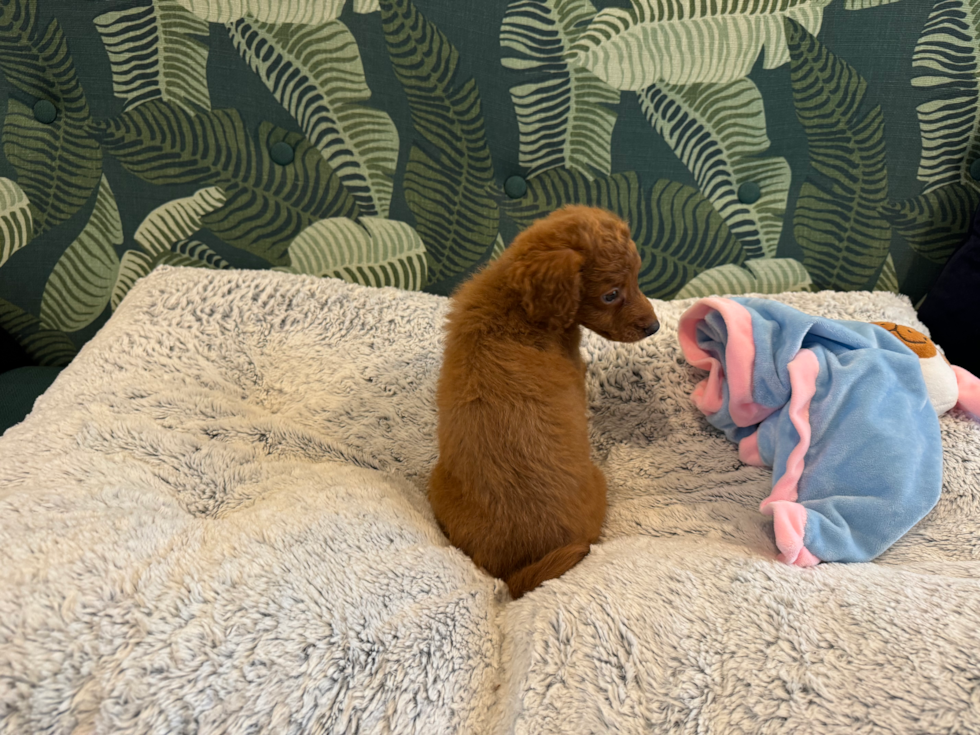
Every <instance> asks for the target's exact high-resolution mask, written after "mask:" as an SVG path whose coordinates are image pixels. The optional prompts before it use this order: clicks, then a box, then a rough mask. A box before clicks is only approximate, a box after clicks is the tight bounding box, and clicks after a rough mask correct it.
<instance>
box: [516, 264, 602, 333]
mask: <svg viewBox="0 0 980 735" xmlns="http://www.w3.org/2000/svg"><path fill="white" fill-rule="evenodd" d="M584 261H585V258H584V257H583V256H582V254H581V253H578V252H576V251H575V250H572V249H571V248H559V249H555V250H532V251H529V252H526V253H523V254H522V255H521V256H520V257H519V258H518V259H517V260H516V261H515V262H514V264H513V266H512V272H511V281H512V284H513V286H514V287H515V288H516V289H517V290H518V291H519V292H520V293H521V305H522V306H523V307H524V311H525V312H526V313H527V317H528V320H529V321H531V322H534V323H536V324H548V325H549V326H550V327H551V328H553V329H568V328H569V327H570V326H572V324H574V323H575V315H576V314H577V313H578V307H579V302H580V301H581V298H582V264H583V262H584Z"/></svg>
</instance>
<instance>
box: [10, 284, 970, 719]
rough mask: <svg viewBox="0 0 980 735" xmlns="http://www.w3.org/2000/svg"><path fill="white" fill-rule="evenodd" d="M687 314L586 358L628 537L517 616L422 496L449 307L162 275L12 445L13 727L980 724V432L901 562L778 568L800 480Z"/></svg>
mask: <svg viewBox="0 0 980 735" xmlns="http://www.w3.org/2000/svg"><path fill="white" fill-rule="evenodd" d="M781 300H784V301H786V302H787V303H790V304H792V305H793V306H796V307H798V308H800V309H803V310H805V311H810V312H813V313H816V314H821V315H824V316H828V317H838V318H854V319H864V320H871V319H884V320H889V321H895V322H903V323H906V324H910V325H912V326H915V327H917V328H920V329H921V328H922V325H921V324H919V323H918V322H917V321H916V320H915V315H914V311H913V310H912V307H911V306H910V304H909V303H908V301H907V300H906V299H904V298H900V297H897V296H894V295H890V294H884V293H874V294H870V293H855V294H847V295H844V294H834V293H819V294H793V295H786V296H784V297H781ZM689 303H690V302H675V303H657V304H656V307H657V310H658V314H659V316H660V318H661V321H662V323H663V325H664V329H663V330H662V331H661V334H660V335H658V336H657V337H656V338H653V339H651V340H647V341H645V342H643V343H640V344H638V345H619V344H612V343H608V342H605V341H604V340H602V339H601V338H599V337H596V336H594V335H588V336H587V338H586V339H585V341H584V350H585V351H586V352H587V355H588V362H589V364H590V369H589V375H588V386H589V393H590V396H591V410H592V412H593V416H592V424H591V426H592V438H593V441H594V447H595V453H596V460H597V461H598V462H599V463H600V464H601V466H602V467H603V469H604V470H605V472H606V474H607V477H608V479H609V515H608V520H607V523H606V526H605V531H604V534H603V538H602V540H601V542H600V543H599V544H598V545H596V546H595V547H594V549H593V551H592V553H591V554H590V555H589V556H588V557H587V558H586V559H585V560H584V561H583V562H582V563H581V564H580V565H579V566H577V567H576V568H574V569H573V570H571V571H570V572H569V573H568V574H566V575H565V576H563V577H562V578H560V579H558V580H554V581H551V582H548V583H546V584H545V585H544V586H543V587H541V588H539V589H538V590H536V591H535V592H533V593H531V594H529V595H528V596H527V597H525V598H524V599H522V600H520V601H517V602H512V601H510V600H509V597H508V595H507V592H506V588H505V587H504V586H503V585H502V583H499V582H497V581H496V580H493V579H490V578H488V577H487V576H486V575H484V574H482V573H481V572H479V571H477V570H476V569H475V568H474V567H473V565H472V564H471V563H470V561H469V559H468V558H467V557H465V556H464V555H463V554H461V553H460V552H458V551H457V550H455V549H453V548H452V547H450V546H449V545H448V544H447V542H446V540H445V539H444V538H443V537H442V536H441V534H440V533H439V531H438V529H437V527H436V524H435V523H434V521H433V517H432V513H431V511H430V509H429V507H428V504H427V501H426V498H425V478H426V475H427V472H428V471H429V470H430V468H431V467H432V466H433V464H434V461H435V451H436V447H435V441H434V429H435V418H436V417H435V413H434V407H433V393H434V385H435V381H436V378H437V374H438V368H439V360H440V340H441V330H440V324H441V320H442V317H443V314H444V310H445V306H446V301H445V299H442V298H438V297H434V296H428V295H423V294H415V293H404V292H397V291H394V290H369V289H363V288H358V287H354V286H349V285H346V284H344V283H341V282H340V281H334V280H317V279H313V278H307V277H300V276H292V275H285V274H280V273H274V272H269V271H262V272H246V271H235V272H208V271H201V270H191V269H172V268H162V269H160V270H158V271H156V272H154V273H152V274H151V275H150V276H148V277H147V278H145V279H143V280H142V281H140V282H139V283H138V284H137V285H136V287H135V288H134V289H133V290H132V292H131V293H130V294H129V295H128V296H127V298H126V299H125V301H124V303H123V304H122V305H121V307H120V308H119V309H118V311H117V312H116V313H115V314H114V316H113V317H112V319H111V320H110V321H109V323H108V324H107V325H106V326H105V328H104V329H103V330H102V331H101V332H100V333H99V334H98V335H97V336H96V337H95V339H93V340H92V341H91V342H89V343H88V344H87V345H86V346H85V348H84V349H83V350H82V352H81V354H80V355H79V356H78V358H77V359H76V360H75V361H74V362H73V363H72V364H71V366H69V367H68V368H67V369H66V370H65V371H64V373H63V374H62V375H61V376H60V377H59V379H58V381H57V382H56V383H55V385H54V386H53V387H52V388H51V389H50V390H49V391H48V392H47V393H46V394H45V395H44V396H43V397H41V398H40V399H39V400H38V402H37V405H36V407H35V409H34V412H33V413H32V414H31V415H30V416H29V417H28V418H27V420H26V421H24V422H23V423H22V424H20V425H18V426H15V427H13V428H12V429H10V430H9V431H8V432H7V433H6V434H5V435H4V436H3V438H2V439H0V565H2V569H3V574H2V578H0V732H3V733H18V734H21V733H39V732H51V733H76V734H83V733H126V734H128V733H134V734H135V733H308V732H309V733H328V732H329V733H356V732H360V733H384V732H394V733H426V734H431V733H452V732H459V733H467V734H468V733H477V734H479V733H490V732H497V731H504V732H517V733H548V734H549V735H550V734H554V733H593V732H595V733H602V732H618V733H639V732H686V733H777V732H778V733H787V732H839V733H872V732H882V733H885V732H888V733H894V732H903V733H904V732H908V733H912V732H921V733H940V732H948V733H953V732H962V733H966V732H978V731H980V546H978V539H980V472H978V470H980V426H978V425H977V424H975V423H973V422H971V421H970V420H968V419H967V418H966V417H964V416H962V415H959V414H958V413H957V412H955V411H954V412H953V413H952V414H950V415H947V416H945V417H944V418H943V419H942V431H943V442H944V448H945V486H944V489H943V495H942V499H941V500H940V501H939V505H938V506H937V507H936V508H935V510H933V511H932V512H931V513H930V514H929V515H928V517H927V518H926V519H925V520H924V521H922V522H921V523H920V524H919V525H918V526H916V527H915V528H914V529H913V531H912V532H911V533H909V534H908V535H907V536H906V537H905V538H904V539H902V540H901V541H900V542H899V543H898V544H896V545H895V546H894V547H893V548H892V549H891V550H890V551H888V553H887V554H885V555H884V556H883V557H881V558H880V559H878V560H877V561H875V562H874V563H872V564H860V565H858V564H855V565H835V564H823V565H820V566H818V567H815V568H813V569H800V568H796V567H789V566H785V565H783V564H780V563H778V562H777V561H775V560H774V558H775V547H774V545H773V538H772V533H771V528H770V524H771V521H770V520H769V519H768V518H766V517H764V516H762V515H761V514H760V513H759V512H758V510H757V506H758V503H759V501H760V499H762V498H763V497H765V496H766V495H767V494H768V492H769V489H770V481H771V474H770V472H769V471H768V470H765V469H760V468H754V467H748V466H743V465H742V464H740V462H739V460H738V458H737V456H736V450H735V447H734V446H733V445H732V444H730V443H729V442H728V441H727V440H726V439H725V438H724V437H723V436H722V435H721V434H719V433H718V432H716V431H715V430H714V429H712V428H711V427H710V426H709V425H708V424H707V422H706V421H705V420H704V418H703V417H702V416H701V415H700V414H698V413H697V411H696V410H695V409H694V407H693V406H692V405H691V402H690V400H689V398H688V394H689V392H690V390H691V388H692V386H693V385H694V383H695V382H696V380H697V379H698V377H699V376H698V374H697V371H696V370H694V369H693V368H690V367H688V366H687V365H686V364H685V362H684V360H683V359H682V357H681V355H680V352H679V349H678V346H677V342H676V332H675V329H676V324H677V320H678V317H679V315H680V314H681V313H682V311H683V310H684V308H685V307H686V306H688V305H689ZM842 479H843V480H844V481H846V478H842Z"/></svg>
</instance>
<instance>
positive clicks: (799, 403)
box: [759, 348, 820, 513]
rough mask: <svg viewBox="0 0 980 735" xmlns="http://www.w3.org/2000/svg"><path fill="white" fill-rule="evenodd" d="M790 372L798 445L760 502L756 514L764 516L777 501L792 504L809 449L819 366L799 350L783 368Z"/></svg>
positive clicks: (810, 352) (814, 358) (791, 415)
mask: <svg viewBox="0 0 980 735" xmlns="http://www.w3.org/2000/svg"><path fill="white" fill-rule="evenodd" d="M786 367H787V369H788V370H789V383H790V387H791V389H792V392H791V393H790V397H789V420H790V421H792V422H793V427H794V428H795V429H796V433H797V434H799V435H800V441H799V443H797V445H796V446H795V447H793V449H792V451H791V452H790V453H789V457H787V458H786V471H785V472H783V475H782V477H780V478H779V479H778V480H777V481H776V484H775V485H774V486H773V488H772V493H770V494H769V497H768V498H766V499H765V500H763V501H762V503H761V504H760V505H759V510H761V511H762V512H763V513H765V512H766V506H767V505H769V504H770V503H774V502H779V501H789V502H795V501H796V498H797V497H798V496H799V485H800V477H801V476H802V475H803V468H804V466H805V462H804V457H806V453H807V450H808V449H809V448H810V437H811V432H810V401H811V400H813V396H814V394H815V393H816V392H817V374H818V373H819V372H820V363H819V361H818V360H817V356H816V355H815V354H813V350H808V349H805V348H804V349H802V350H800V351H799V352H797V353H796V357H794V358H793V359H792V360H790V362H789V365H787V366H786Z"/></svg>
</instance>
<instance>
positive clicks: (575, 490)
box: [429, 206, 660, 598]
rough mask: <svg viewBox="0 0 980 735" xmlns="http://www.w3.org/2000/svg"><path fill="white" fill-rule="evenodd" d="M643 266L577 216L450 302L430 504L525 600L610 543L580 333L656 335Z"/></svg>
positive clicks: (566, 213)
mask: <svg viewBox="0 0 980 735" xmlns="http://www.w3.org/2000/svg"><path fill="white" fill-rule="evenodd" d="M639 269H640V257H639V255H638V254H637V252H636V245H634V243H633V241H632V240H631V239H630V231H629V227H628V226H627V225H626V223H625V222H623V221H622V220H621V219H619V218H618V217H616V216H615V215H614V214H612V213H611V212H607V211H605V210H601V209H594V208H591V207H583V206H569V207H565V208H564V209H561V210H558V211H557V212H555V213H553V214H551V215H550V216H548V217H546V218H544V219H541V220H537V221H536V222H534V223H533V224H532V225H531V226H530V227H529V228H528V229H526V230H525V231H523V232H522V233H521V234H520V235H518V236H517V238H516V239H515V240H514V242H513V243H512V244H511V246H510V247H509V248H507V249H506V250H505V251H504V253H503V254H502V255H501V256H500V258H499V259H498V260H497V261H496V262H494V263H492V264H491V265H489V266H488V267H487V268H486V269H484V270H483V271H481V272H480V273H478V274H477V275H476V276H474V277H473V278H472V279H471V280H469V281H468V282H467V283H465V284H463V286H461V287H460V289H459V290H458V291H457V292H456V293H455V294H454V296H453V299H452V302H451V307H450V312H449V319H448V324H447V327H446V329H447V334H446V346H445V355H444V358H443V366H442V373H441V375H440V378H439V388H438V396H437V402H438V411H439V462H438V464H437V465H436V468H435V470H434V472H433V474H432V478H431V481H430V485H429V499H430V501H431V503H432V508H433V510H434V511H435V515H436V518H437V519H438V520H439V522H440V523H441V524H442V527H443V530H444V531H445V532H446V534H447V535H448V536H449V540H450V542H452V544H453V545H455V546H457V547H458V548H460V549H462V550H463V551H464V552H465V553H466V554H468V555H469V556H470V557H472V559H473V561H474V562H475V563H476V564H477V565H478V566H480V567H482V568H483V569H485V570H486V571H487V572H489V573H490V574H492V575H493V576H495V577H499V578H501V579H504V580H505V581H506V582H507V586H508V587H509V588H510V592H511V595H512V596H513V597H514V598H517V597H520V596H521V595H523V594H524V593H525V592H528V591H529V590H532V589H534V588H535V587H537V586H538V585H539V584H541V583H542V582H544V581H545V580H547V579H552V578H554V577H557V576H559V575H561V574H564V573H565V572H566V571H567V570H569V569H570V568H572V567H573V566H575V564H577V563H578V562H579V561H580V560H581V559H582V558H583V557H584V556H585V555H586V554H588V553H589V546H590V544H592V543H594V542H595V541H596V540H597V539H598V538H599V532H600V530H601V528H602V523H603V521H604V519H605V515H606V481H605V478H604V477H603V475H602V472H601V471H600V470H599V468H598V467H596V466H595V465H594V464H592V461H591V460H590V458H589V451H590V445H589V435H588V426H587V424H586V396H585V363H584V362H583V360H582V356H581V353H580V352H579V342H580V339H581V331H580V329H579V325H582V326H584V327H587V328H589V329H591V330H592V331H594V332H596V333H598V334H600V335H602V336H603V337H605V338H606V339H611V340H616V341H620V342H635V341H637V340H641V339H643V338H644V337H647V336H649V335H651V334H653V333H654V332H656V331H657V329H658V328H659V327H660V324H659V322H658V321H657V316H656V314H655V313H654V311H653V307H652V306H651V305H650V302H649V300H647V298H646V297H644V296H643V294H642V293H640V288H639V285H638V283H637V274H638V273H639Z"/></svg>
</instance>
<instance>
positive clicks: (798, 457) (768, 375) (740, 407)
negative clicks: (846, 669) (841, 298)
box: [678, 297, 942, 566]
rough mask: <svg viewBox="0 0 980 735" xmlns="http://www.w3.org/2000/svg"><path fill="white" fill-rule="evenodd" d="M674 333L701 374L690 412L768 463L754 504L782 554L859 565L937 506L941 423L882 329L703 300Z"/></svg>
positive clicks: (900, 347) (920, 382)
mask: <svg viewBox="0 0 980 735" xmlns="http://www.w3.org/2000/svg"><path fill="white" fill-rule="evenodd" d="M678 331H679V334H678V337H679V340H680V344H681V348H682V350H683V352H684V355H685V357H686V358H687V360H688V361H689V362H690V363H691V364H693V365H695V366H696V367H699V368H702V369H705V370H708V376H707V377H706V378H705V379H704V380H702V381H701V382H700V383H699V384H698V386H697V387H696V388H695V390H694V392H693V394H692V398H693V400H694V402H695V404H696V405H697V407H698V408H699V409H700V410H701V411H702V412H703V413H704V414H705V415H706V416H707V418H708V421H709V423H711V424H712V425H713V426H715V427H716V428H718V429H720V430H722V431H723V432H724V433H725V435H726V436H727V437H728V438H729V439H730V440H731V441H733V442H735V443H736V444H738V452H739V457H740V458H741V459H742V461H743V462H746V463H747V464H755V465H763V466H767V467H772V469H773V486H772V492H771V494H770V495H769V496H768V497H767V498H765V499H764V500H763V501H762V503H761V505H760V510H761V511H762V512H763V513H765V514H767V515H771V516H772V517H773V528H774V532H775V537H776V545H777V546H778V548H779V551H780V552H781V553H780V557H779V558H780V559H781V560H782V561H784V562H786V563H788V564H796V565H798V566H812V565H814V564H817V563H819V562H820V561H844V562H861V561H869V560H871V559H874V558H875V557H876V556H878V555H879V554H881V553H882V552H883V551H885V550H886V549H887V548H888V547H889V546H891V545H892V544H893V543H895V541H897V540H898V539H899V538H901V537H902V536H903V535H904V534H905V533H906V532H907V531H908V530H909V529H910V528H912V526H914V525H915V524H916V523H917V522H918V521H920V520H921V519H922V518H923V517H924V516H925V515H926V514H927V513H928V512H929V511H930V510H931V509H932V508H933V506H934V505H935V504H936V502H937V501H938V499H939V494H940V491H941V488H942V442H941V438H940V431H939V419H938V417H937V415H936V411H935V410H934V409H933V406H932V404H931V403H930V400H929V394H928V391H927V388H926V384H925V380H924V378H923V375H922V371H921V369H920V366H919V359H918V357H917V356H916V355H915V354H914V353H912V352H911V351H910V350H909V349H908V348H907V347H906V346H905V345H904V344H903V343H902V342H901V341H900V340H899V339H897V338H896V337H894V336H893V335H892V334H890V333H889V332H888V331H886V330H885V329H882V328H880V327H878V326H875V325H873V324H868V323H863V322H853V321H840V320H834V319H826V318H822V317H816V316H811V315H809V314H805V313H803V312H801V311H798V310H797V309H794V308H793V307H790V306H787V305H786V304H782V303H779V302H775V301H769V300H766V299H757V298H749V297H737V298H719V297H711V298H706V299H702V300H701V301H699V302H697V303H696V304H695V305H694V306H692V307H691V308H689V309H688V310H687V311H686V312H685V313H684V315H683V316H682V317H681V321H680V326H679V330H678Z"/></svg>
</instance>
